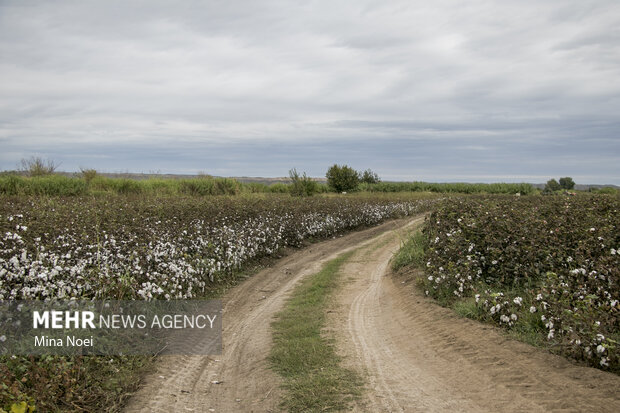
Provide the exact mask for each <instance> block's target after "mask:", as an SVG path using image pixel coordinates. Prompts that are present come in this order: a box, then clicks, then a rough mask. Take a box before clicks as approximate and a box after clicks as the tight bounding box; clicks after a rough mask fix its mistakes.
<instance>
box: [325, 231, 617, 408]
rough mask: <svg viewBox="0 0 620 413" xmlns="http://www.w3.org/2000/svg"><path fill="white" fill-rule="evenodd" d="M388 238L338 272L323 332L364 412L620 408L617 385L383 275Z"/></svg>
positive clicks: (390, 245) (395, 242)
mask: <svg viewBox="0 0 620 413" xmlns="http://www.w3.org/2000/svg"><path fill="white" fill-rule="evenodd" d="M399 242H400V238H399V237H398V236H396V234H394V233H392V236H391V241H390V242H387V243H386V240H385V238H384V240H383V245H378V244H376V243H373V244H370V245H369V246H368V247H367V248H363V249H361V250H360V251H359V252H357V253H356V254H355V255H354V256H353V258H352V259H351V260H350V261H349V262H348V263H347V264H346V265H345V266H344V267H343V270H342V271H343V275H342V280H344V283H343V286H342V287H341V289H340V291H339V292H338V293H337V295H336V296H335V297H334V303H333V305H334V308H333V309H332V310H331V311H330V313H329V322H328V329H327V330H328V331H333V332H334V335H335V336H336V343H337V350H338V352H339V354H341V355H343V356H344V359H345V365H347V367H350V368H353V369H355V370H357V371H359V372H360V373H361V374H362V376H363V377H365V378H366V380H367V383H368V386H367V389H366V390H367V391H366V392H365V395H364V397H363V398H362V399H361V400H360V401H359V402H358V403H357V405H356V406H355V408H354V410H355V411H364V412H418V411H419V412H444V411H462V412H499V411H506V412H549V411H553V412H578V411H599V412H617V411H620V393H619V392H620V378H619V377H618V376H615V375H613V374H610V373H605V372H602V371H600V370H596V369H592V368H588V367H583V366H579V365H576V364H573V363H571V362H570V361H568V360H566V359H564V358H561V357H559V356H555V355H552V354H549V353H547V352H545V351H542V350H540V349H536V348H534V347H532V346H529V345H527V344H524V343H520V342H517V341H514V340H510V339H507V338H506V337H505V336H504V335H502V334H501V332H499V331H498V329H496V328H494V327H491V326H487V325H483V324H480V323H477V322H474V321H471V320H467V319H463V318H460V317H458V316H456V315H455V314H454V313H453V312H452V311H451V310H448V309H446V308H442V307H440V306H438V305H436V304H435V303H434V302H433V301H432V300H431V299H429V298H426V297H424V296H423V295H422V294H421V293H420V292H418V289H417V288H416V287H414V286H412V285H411V283H409V282H408V281H403V280H404V278H403V280H401V279H400V278H397V277H396V276H392V275H391V274H390V271H389V267H388V262H389V260H390V258H391V256H392V255H393V253H394V252H395V251H396V250H397V249H398V247H399Z"/></svg>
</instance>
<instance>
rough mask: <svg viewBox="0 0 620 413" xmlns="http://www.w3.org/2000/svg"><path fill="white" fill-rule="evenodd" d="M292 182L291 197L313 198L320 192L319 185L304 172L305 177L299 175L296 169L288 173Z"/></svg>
mask: <svg viewBox="0 0 620 413" xmlns="http://www.w3.org/2000/svg"><path fill="white" fill-rule="evenodd" d="M288 176H290V178H291V181H293V183H292V186H291V195H293V196H312V195H314V194H316V193H317V192H319V185H318V184H317V183H316V182H315V181H313V180H312V178H310V177H308V176H307V175H306V173H305V172H304V174H303V175H299V172H297V169H296V168H293V169H291V170H290V171H288Z"/></svg>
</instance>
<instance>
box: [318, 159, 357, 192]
mask: <svg viewBox="0 0 620 413" xmlns="http://www.w3.org/2000/svg"><path fill="white" fill-rule="evenodd" d="M325 176H326V178H327V185H328V186H329V187H330V188H331V189H332V190H334V191H336V192H345V191H351V190H354V189H356V188H357V185H358V184H359V183H360V177H359V174H358V173H357V171H356V170H355V169H353V168H351V167H350V166H347V165H342V166H340V165H337V164H334V165H332V166H331V167H330V168H329V169H328V170H327V174H326V175H325Z"/></svg>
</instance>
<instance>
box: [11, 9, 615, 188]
mask: <svg viewBox="0 0 620 413" xmlns="http://www.w3.org/2000/svg"><path fill="white" fill-rule="evenodd" d="M618 27H620V4H618V2H616V1H613V0H605V1H603V0H597V1H590V2H582V1H572V0H571V1H566V0H550V1H546V2H539V1H523V0H521V1H517V0H514V1H496V2H492V1H491V2H489V1H484V0H480V1H471V2H466V3H464V2H460V1H456V0H443V1H436V2H432V4H431V3H429V2H422V1H418V2H412V1H408V0H407V1H388V2H384V1H336V2H334V1H317V2H302V1H299V2H291V1H284V0H282V1H275V0H274V1H261V2H252V1H245V2H240V1H180V2H174V4H173V3H170V2H167V1H105V2H101V1H58V2H34V1H0V78H2V79H3V81H2V82H0V145H2V147H3V150H2V151H1V153H0V168H3V169H11V168H13V167H14V166H15V164H16V163H17V162H18V161H19V159H20V158H21V157H23V156H30V155H33V154H36V155H42V156H49V157H54V159H58V160H59V161H62V162H63V168H66V169H77V168H78V167H79V166H80V165H81V166H90V167H97V168H100V169H103V170H127V169H128V170H135V171H149V170H160V171H162V172H181V173H194V172H196V171H197V170H204V171H206V172H210V173H215V174H223V175H284V174H286V171H287V170H288V169H289V168H290V167H293V166H297V167H298V169H302V170H307V171H308V172H309V173H311V174H313V175H322V174H323V173H324V170H325V168H326V167H327V166H328V165H329V164H330V163H333V162H345V163H351V164H355V166H356V167H358V168H366V167H371V168H374V169H377V171H378V172H379V173H380V174H381V175H382V176H384V177H386V178H392V179H427V180H460V179H468V180H469V179H471V180H479V181H494V180H497V179H501V180H513V181H514V180H517V181H518V180H545V178H547V177H551V176H555V175H558V174H568V175H573V176H575V177H578V179H582V180H587V181H591V182H594V181H596V182H605V183H616V184H620V168H618V166H617V165H620V143H619V142H620V136H618V135H619V132H620V120H619V119H618V115H617V114H618V113H620V83H619V82H618V81H617V79H618V78H619V75H620V52H619V50H620V47H618V46H620V45H619V43H618V42H619V39H620V29H618Z"/></svg>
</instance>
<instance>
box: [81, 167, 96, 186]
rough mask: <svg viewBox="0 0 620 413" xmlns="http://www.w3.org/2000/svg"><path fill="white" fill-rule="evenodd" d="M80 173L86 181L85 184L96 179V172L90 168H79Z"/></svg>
mask: <svg viewBox="0 0 620 413" xmlns="http://www.w3.org/2000/svg"><path fill="white" fill-rule="evenodd" d="M80 172H81V175H82V178H83V179H84V180H85V181H86V183H87V184H90V181H92V180H93V179H95V178H96V177H97V171H96V170H95V169H92V168H80Z"/></svg>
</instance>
